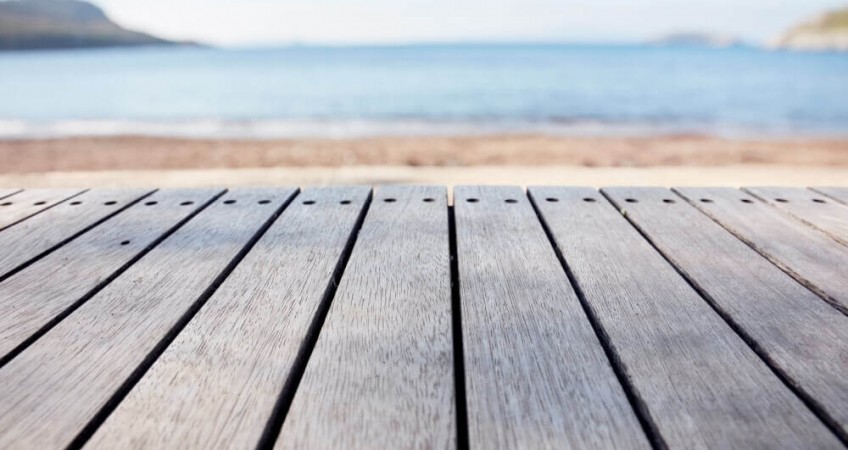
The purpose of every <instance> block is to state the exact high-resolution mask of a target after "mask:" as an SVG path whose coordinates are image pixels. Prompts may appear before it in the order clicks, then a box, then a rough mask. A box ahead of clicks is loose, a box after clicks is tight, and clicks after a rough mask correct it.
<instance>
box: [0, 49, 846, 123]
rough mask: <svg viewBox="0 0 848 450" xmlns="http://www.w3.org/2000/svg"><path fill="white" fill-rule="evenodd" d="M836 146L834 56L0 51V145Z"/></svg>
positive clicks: (839, 65) (839, 117)
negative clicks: (66, 140)
mask: <svg viewBox="0 0 848 450" xmlns="http://www.w3.org/2000/svg"><path fill="white" fill-rule="evenodd" d="M513 133H514V134H523V133H543V134H552V135H560V134H562V135H653V134H663V135H665V134H704V135H714V136H722V137H731V138H733V137H760V138H769V137H775V138H785V137H797V136H804V137H840V138H842V137H848V54H839V53H804V52H789V51H775V50H768V49H760V48H749V47H733V48H702V47H681V46H651V45H595V44H593V45H577V44H569V45H565V44H438V45H396V46H336V47H332V46H326V47H320V46H284V47H263V48H200V47H195V48H189V47H173V48H135V49H126V48H122V49H117V48H115V49H99V50H70V51H69V50H63V51H33V52H4V53H0V139H21V138H52V137H59V136H103V135H125V134H133V135H157V136H176V137H190V138H224V137H226V138H247V139H270V138H288V137H293V138H299V137H329V138H347V137H362V136H378V135H458V134H462V135H469V134H513Z"/></svg>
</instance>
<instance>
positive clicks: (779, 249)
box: [675, 188, 848, 314]
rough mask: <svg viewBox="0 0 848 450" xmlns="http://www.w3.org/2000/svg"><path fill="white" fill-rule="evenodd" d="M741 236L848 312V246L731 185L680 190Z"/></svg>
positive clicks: (779, 265) (771, 259) (701, 208)
mask: <svg viewBox="0 0 848 450" xmlns="http://www.w3.org/2000/svg"><path fill="white" fill-rule="evenodd" d="M675 190H676V191H677V192H679V193H680V194H681V195H682V196H684V197H685V198H688V199H689V201H690V203H692V204H693V205H695V207H697V208H698V209H700V210H701V211H703V212H705V213H706V214H707V215H708V216H710V217H712V218H713V219H714V220H715V221H717V222H718V223H720V224H721V225H722V226H724V228H726V229H728V230H729V231H730V232H732V233H733V234H735V235H736V236H737V237H738V238H739V239H742V240H743V241H745V242H746V243H747V244H748V245H750V246H751V247H753V248H754V249H756V250H757V251H758V252H760V254H761V255H763V256H765V257H766V258H768V259H769V261H771V262H772V263H774V264H775V265H777V266H778V267H780V268H781V269H783V270H784V271H785V272H786V273H788V274H790V275H792V277H793V278H795V279H796V280H798V281H799V282H800V283H801V284H803V285H805V286H807V287H808V288H809V289H811V290H813V291H814V292H816V293H817V294H819V295H820V296H821V297H822V298H824V299H825V300H827V301H828V302H829V303H831V304H832V305H833V306H834V307H836V308H837V309H839V310H840V311H842V312H844V313H846V314H848V276H846V275H845V273H846V272H845V268H846V267H848V248H846V247H844V246H842V245H839V244H837V243H835V242H834V241H833V239H832V238H831V237H830V236H828V235H827V234H825V233H823V232H821V231H819V230H816V229H813V228H811V227H809V226H807V225H804V224H803V223H800V222H799V221H798V220H796V219H794V218H792V217H789V216H787V215H786V214H784V213H782V212H780V211H777V210H775V209H774V208H772V207H771V206H769V205H767V204H765V203H763V202H761V201H757V200H756V199H755V198H753V197H752V196H751V195H750V194H747V193H745V192H742V191H740V190H738V189H730V188H681V189H675Z"/></svg>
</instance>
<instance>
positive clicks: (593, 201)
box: [583, 197, 597, 203]
mask: <svg viewBox="0 0 848 450" xmlns="http://www.w3.org/2000/svg"><path fill="white" fill-rule="evenodd" d="M583 201H584V202H586V203H595V202H596V201H597V200H595V199H594V198H592V197H586V198H584V199H583Z"/></svg>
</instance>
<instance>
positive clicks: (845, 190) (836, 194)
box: [812, 187, 848, 205]
mask: <svg viewBox="0 0 848 450" xmlns="http://www.w3.org/2000/svg"><path fill="white" fill-rule="evenodd" d="M812 190H813V191H815V192H818V193H820V194H824V195H826V196H828V197H830V198H832V199H834V200H836V201H838V202H839V203H842V204H843V205H848V187H816V188H812Z"/></svg>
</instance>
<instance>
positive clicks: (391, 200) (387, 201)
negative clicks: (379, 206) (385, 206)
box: [383, 198, 397, 203]
mask: <svg viewBox="0 0 848 450" xmlns="http://www.w3.org/2000/svg"><path fill="white" fill-rule="evenodd" d="M383 201H384V202H386V203H394V202H396V201H397V200H396V199H393V198H384V199H383Z"/></svg>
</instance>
